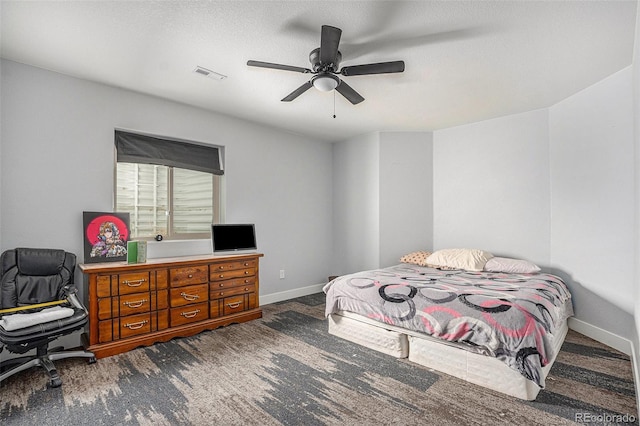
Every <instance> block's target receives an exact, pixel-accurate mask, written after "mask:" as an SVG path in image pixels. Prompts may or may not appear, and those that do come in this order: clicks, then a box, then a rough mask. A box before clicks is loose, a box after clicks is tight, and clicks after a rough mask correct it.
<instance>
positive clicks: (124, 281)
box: [118, 271, 149, 294]
mask: <svg viewBox="0 0 640 426" xmlns="http://www.w3.org/2000/svg"><path fill="white" fill-rule="evenodd" d="M143 291H149V272H148V271H147V272H135V273H130V274H120V275H119V276H118V294H131V293H140V292H143Z"/></svg>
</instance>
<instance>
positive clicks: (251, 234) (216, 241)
mask: <svg viewBox="0 0 640 426" xmlns="http://www.w3.org/2000/svg"><path fill="white" fill-rule="evenodd" d="M211 241H212V243H213V252H214V253H219V252H230V251H243V250H256V249H257V248H258V246H257V244H256V229H255V225H253V224H229V223H225V224H213V225H211Z"/></svg>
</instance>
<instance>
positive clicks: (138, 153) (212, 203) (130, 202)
mask: <svg viewBox="0 0 640 426" xmlns="http://www.w3.org/2000/svg"><path fill="white" fill-rule="evenodd" d="M148 144H152V146H150V145H148ZM203 149H204V150H207V152H206V153H205V154H207V155H210V157H209V160H210V161H207V158H206V155H205V154H203V151H202V150H203ZM176 150H179V151H180V152H177V151H176ZM211 150H213V151H211ZM116 152H117V163H116V190H115V210H116V211H118V212H128V213H129V215H130V232H131V237H132V238H143V239H144V238H152V237H155V236H156V235H158V234H161V235H162V236H163V237H164V238H167V239H189V238H209V236H210V232H211V224H212V223H219V222H220V206H221V202H220V185H221V176H220V175H221V174H222V168H221V167H220V164H221V162H220V157H219V149H218V147H209V146H206V147H205V146H202V145H197V144H196V145H191V144H188V143H184V142H181V141H170V140H166V139H158V138H155V137H149V136H145V135H137V134H130V133H126V132H120V131H116ZM212 153H213V154H212ZM150 154H152V155H150ZM189 155H195V157H196V160H194V162H196V161H197V162H198V163H199V164H196V165H192V164H190V163H189V161H190V159H189ZM211 155H213V157H211ZM216 162H217V164H212V165H211V164H210V163H216ZM157 163H161V164H157ZM203 164H204V166H203ZM179 166H181V167H179ZM210 166H213V167H210ZM194 169H197V170H194ZM203 170H205V171H203Z"/></svg>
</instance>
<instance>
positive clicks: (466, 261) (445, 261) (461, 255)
mask: <svg viewBox="0 0 640 426" xmlns="http://www.w3.org/2000/svg"><path fill="white" fill-rule="evenodd" d="M492 257H493V255H492V254H491V253H489V252H486V251H483V250H478V249H444V250H438V251H435V252H433V254H432V255H431V256H429V257H427V263H428V264H429V265H433V266H435V267H438V268H441V267H444V268H452V269H464V270H465V271H476V272H479V271H482V270H483V268H484V265H485V264H486V263H487V261H488V260H489V259H491V258H492Z"/></svg>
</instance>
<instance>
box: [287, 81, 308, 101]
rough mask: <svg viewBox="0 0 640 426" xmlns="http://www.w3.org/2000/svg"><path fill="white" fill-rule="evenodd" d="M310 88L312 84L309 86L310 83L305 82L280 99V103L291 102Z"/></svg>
mask: <svg viewBox="0 0 640 426" xmlns="http://www.w3.org/2000/svg"><path fill="white" fill-rule="evenodd" d="M312 86H313V84H311V82H310V81H307V82H306V83H304V84H303V85H302V86H300V87H298V88H297V89H296V90H294V91H293V92H291V93H289V94H288V95H287V96H285V97H284V98H282V102H291V101H292V100H294V99H295V98H297V97H298V96H300V95H302V94H303V93H304V92H306V91H307V90H309V89H311V87H312Z"/></svg>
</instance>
